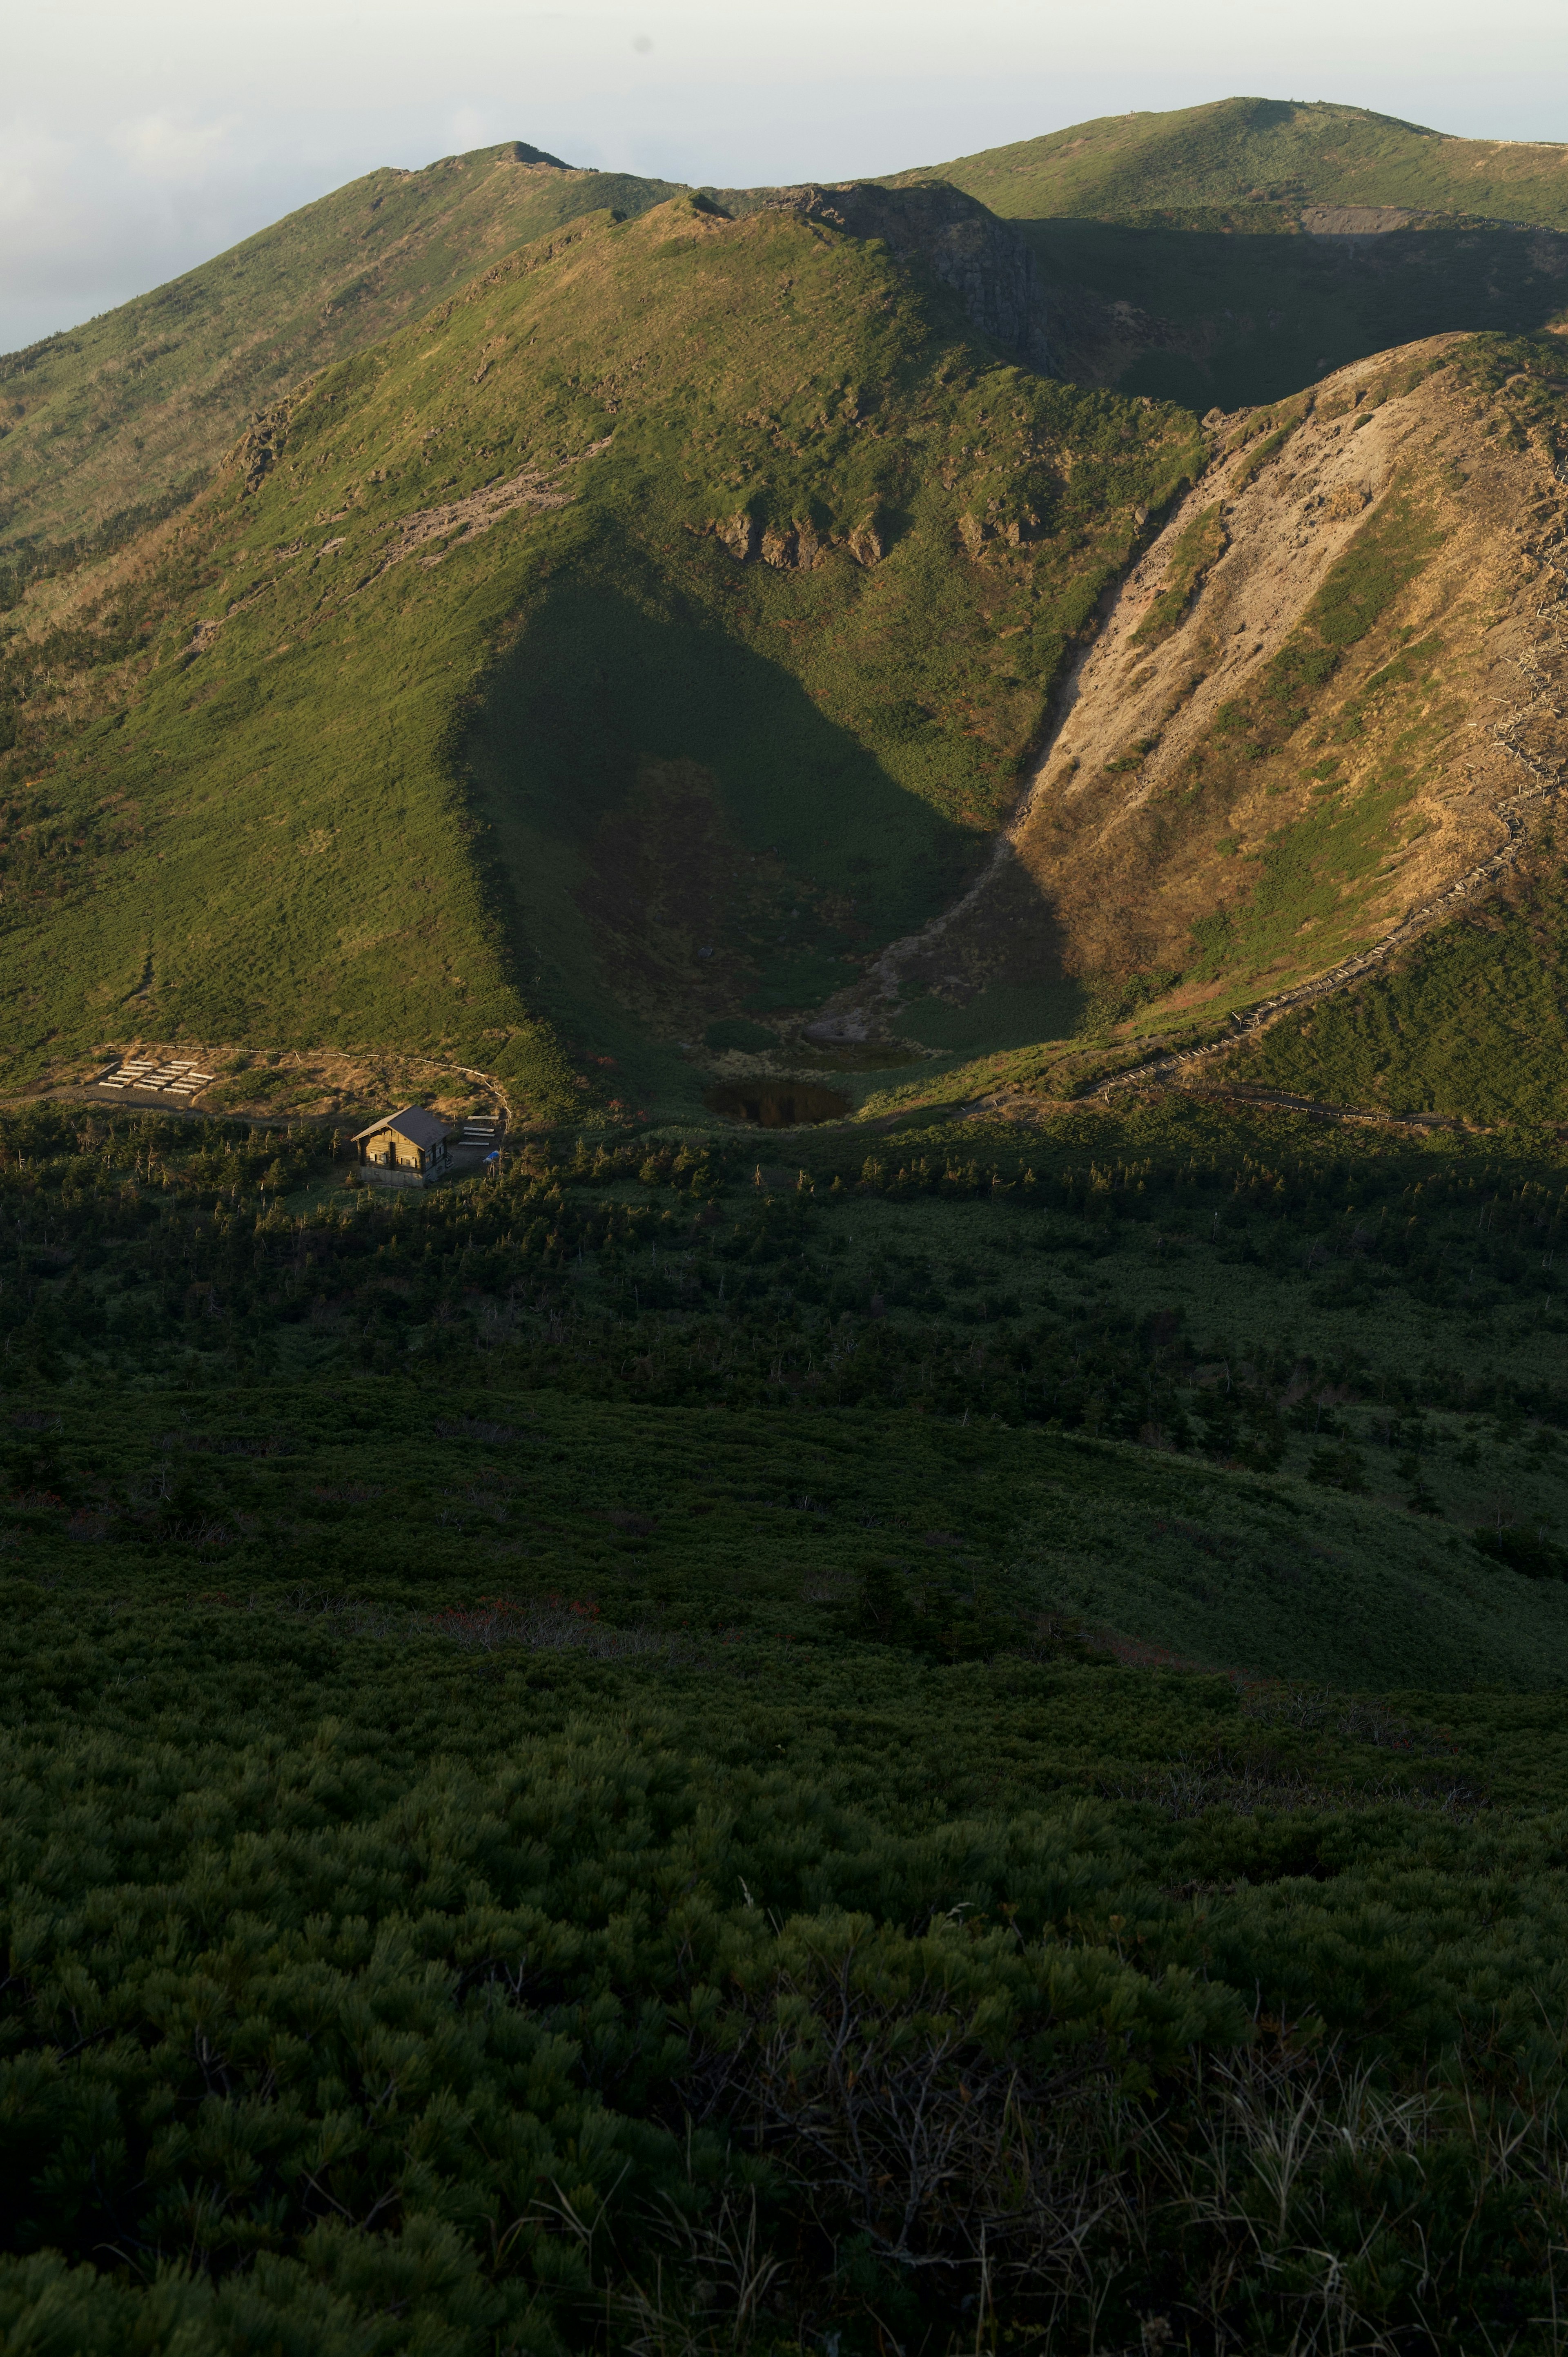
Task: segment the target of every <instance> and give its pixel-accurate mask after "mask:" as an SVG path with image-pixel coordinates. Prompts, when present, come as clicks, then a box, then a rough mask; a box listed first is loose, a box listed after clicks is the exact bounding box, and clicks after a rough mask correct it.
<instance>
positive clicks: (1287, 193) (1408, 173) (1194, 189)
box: [935, 98, 1568, 230]
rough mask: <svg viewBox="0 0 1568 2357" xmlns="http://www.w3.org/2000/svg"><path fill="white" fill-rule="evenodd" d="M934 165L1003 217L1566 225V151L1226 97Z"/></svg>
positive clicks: (1328, 107)
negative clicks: (1386, 211) (1239, 215)
mask: <svg viewBox="0 0 1568 2357" xmlns="http://www.w3.org/2000/svg"><path fill="white" fill-rule="evenodd" d="M935 169H936V171H937V172H938V173H940V176H941V177H942V178H946V179H950V180H951V181H952V182H953V183H954V185H955V186H956V187H958V188H968V189H970V190H971V192H972V194H973V195H975V196H978V197H979V198H981V199H982V200H983V202H984V203H985V204H988V205H989V206H990V207H991V210H993V212H997V213H1001V214H1003V215H1004V216H1005V217H1006V218H1008V219H1025V220H1030V221H1042V220H1047V219H1052V218H1056V219H1060V218H1063V217H1073V218H1077V219H1079V220H1086V221H1119V220H1120V221H1124V220H1129V219H1135V218H1136V217H1137V216H1138V215H1140V214H1143V213H1147V212H1151V211H1155V210H1189V209H1201V210H1208V209H1215V208H1218V209H1220V210H1226V209H1229V208H1230V207H1231V206H1235V205H1239V204H1281V205H1292V206H1298V207H1299V206H1322V205H1332V206H1353V207H1364V206H1375V207H1379V208H1385V207H1386V208H1392V209H1397V210H1405V211H1412V212H1421V213H1446V214H1454V213H1475V214H1479V215H1483V216H1485V217H1487V219H1490V220H1494V221H1528V222H1533V223H1537V224H1539V225H1541V227H1544V228H1549V229H1560V230H1568V142H1562V141H1555V142H1548V141H1544V140H1542V141H1530V140H1518V139H1458V138H1455V137H1454V136H1453V135H1452V134H1450V133H1448V132H1443V131H1429V130H1427V129H1425V128H1424V127H1423V125H1422V124H1416V123H1401V122H1399V121H1398V120H1397V119H1396V118H1395V117H1394V116H1392V115H1387V114H1373V113H1369V112H1368V111H1367V109H1365V108H1364V107H1359V106H1338V105H1333V104H1330V103H1327V102H1325V101H1322V100H1319V101H1317V102H1314V103H1312V104H1302V103H1300V102H1297V101H1295V100H1294V99H1274V98H1224V99H1219V100H1215V101H1213V102H1210V103H1208V104H1207V105H1204V106H1188V107H1182V108H1179V109H1177V110H1176V111H1175V112H1174V113H1168V114H1143V113H1132V114H1114V115H1102V116H1101V117H1100V118H1099V119H1098V120H1097V121H1095V122H1092V123H1078V124H1072V125H1071V126H1070V127H1069V129H1067V130H1065V131H1053V132H1050V133H1048V134H1047V135H1046V136H1045V137H1044V138H1040V139H1022V140H1018V141H1015V143H1014V144H1013V145H1010V146H1007V147H993V148H989V149H987V150H985V151H984V152H983V153H982V154H980V155H978V156H959V157H957V158H956V159H955V160H954V161H953V162H952V163H950V164H943V165H940V166H938V167H935Z"/></svg>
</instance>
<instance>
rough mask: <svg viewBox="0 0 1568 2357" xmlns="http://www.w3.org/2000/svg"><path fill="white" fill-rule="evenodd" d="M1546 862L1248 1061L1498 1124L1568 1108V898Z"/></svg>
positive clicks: (1308, 1082)
mask: <svg viewBox="0 0 1568 2357" xmlns="http://www.w3.org/2000/svg"><path fill="white" fill-rule="evenodd" d="M1541 854H1542V862H1543V865H1542V871H1541V873H1539V874H1537V875H1534V876H1532V877H1529V878H1528V879H1526V880H1525V881H1523V882H1522V883H1521V884H1520V887H1519V888H1517V889H1516V890H1515V891H1514V892H1513V893H1512V894H1510V896H1509V898H1508V899H1506V900H1504V901H1501V902H1499V903H1498V904H1496V905H1495V906H1493V907H1491V908H1489V909H1486V910H1485V911H1483V912H1481V913H1478V914H1477V916H1475V917H1474V918H1472V919H1470V920H1467V921H1463V922H1460V923H1458V924H1455V925H1451V926H1445V927H1444V929H1443V930H1442V931H1441V932H1439V933H1437V934H1436V935H1435V936H1434V937H1432V938H1430V939H1428V940H1427V941H1425V942H1423V943H1422V944H1421V946H1420V947H1419V948H1418V949H1417V951H1416V952H1414V954H1413V955H1412V956H1411V957H1410V958H1408V959H1406V960H1403V961H1402V963H1401V964H1400V966H1399V967H1398V968H1397V969H1396V970H1395V971H1393V972H1391V973H1390V974H1379V975H1376V976H1373V977H1371V978H1369V980H1367V981H1365V982H1362V983H1360V984H1359V985H1357V986H1356V988H1355V989H1353V990H1351V991H1348V992H1347V993H1346V994H1345V995H1344V996H1342V997H1337V998H1333V999H1330V1000H1328V1001H1326V1003H1325V1004H1324V1005H1323V1006H1318V1007H1315V1008H1314V1009H1313V1010H1312V1012H1311V1014H1310V1015H1309V1016H1307V1017H1304V1018H1303V1019H1302V1020H1301V1021H1299V1022H1291V1021H1289V1020H1287V1021H1285V1022H1283V1023H1281V1024H1279V1025H1276V1026H1275V1027H1274V1028H1273V1029H1271V1030H1270V1031H1268V1032H1267V1033H1265V1035H1264V1037H1263V1038H1262V1040H1261V1041H1260V1042H1259V1044H1258V1046H1257V1048H1256V1049H1255V1050H1254V1051H1253V1052H1252V1053H1251V1055H1249V1056H1248V1057H1247V1058H1246V1059H1245V1060H1238V1063H1237V1065H1236V1070H1237V1071H1238V1073H1239V1074H1243V1073H1244V1077H1245V1078H1246V1079H1248V1080H1249V1081H1258V1082H1263V1083H1264V1084H1266V1085H1267V1086H1269V1087H1272V1088H1279V1089H1288V1090H1290V1091H1292V1092H1294V1093H1296V1094H1300V1095H1310V1096H1313V1097H1316V1098H1318V1099H1321V1100H1323V1101H1326V1102H1328V1103H1342V1104H1359V1105H1375V1106H1384V1107H1386V1108H1387V1109H1388V1110H1389V1111H1390V1112H1391V1113H1431V1114H1444V1115H1447V1116H1448V1117H1449V1118H1457V1119H1460V1120H1464V1121H1468V1122H1474V1123H1479V1124H1486V1125H1490V1124H1493V1123H1498V1122H1529V1123H1538V1124H1542V1125H1549V1124H1550V1125H1554V1124H1557V1123H1560V1122H1562V1121H1563V1120H1565V1119H1568V1097H1565V1096H1564V1092H1563V1081H1562V1073H1563V1007H1562V992H1561V986H1560V984H1559V981H1558V974H1559V969H1560V965H1561V960H1562V955H1563V938H1564V933H1563V925H1564V915H1565V910H1564V906H1563V889H1562V884H1561V879H1560V877H1559V876H1558V874H1557V873H1556V872H1555V870H1554V869H1553V868H1552V866H1551V865H1550V864H1549V863H1550V861H1551V856H1552V845H1551V843H1550V842H1549V841H1548V842H1543V843H1542V844H1541Z"/></svg>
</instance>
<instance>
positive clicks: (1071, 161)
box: [900, 99, 1568, 412]
mask: <svg viewBox="0 0 1568 2357" xmlns="http://www.w3.org/2000/svg"><path fill="white" fill-rule="evenodd" d="M939 168H940V171H941V173H942V175H943V177H945V178H949V179H951V180H953V181H955V182H956V183H957V184H958V186H959V187H961V188H965V189H967V190H968V191H969V193H970V194H971V195H972V196H975V197H978V198H980V199H982V200H983V202H984V203H985V204H987V205H989V206H990V207H991V208H992V209H993V210H994V211H996V212H999V213H1001V214H1003V215H1004V217H1006V218H1008V219H1012V220H1015V221H1017V223H1018V226H1019V229H1020V231H1021V232H1022V234H1023V235H1024V236H1025V237H1026V239H1027V241H1028V242H1029V243H1030V245H1031V246H1032V247H1033V249H1034V251H1035V253H1036V258H1037V260H1038V263H1039V264H1040V268H1041V274H1042V276H1043V277H1044V279H1045V282H1046V284H1047V285H1048V286H1050V287H1051V288H1052V289H1054V290H1059V291H1058V296H1057V302H1056V306H1055V308H1056V314H1057V323H1056V333H1057V335H1058V341H1059V342H1060V344H1061V346H1062V349H1063V350H1064V353H1066V354H1067V355H1069V356H1070V357H1069V367H1076V368H1078V369H1079V371H1082V370H1083V369H1085V368H1087V369H1089V370H1090V371H1092V372H1094V373H1096V374H1097V375H1098V374H1101V373H1102V372H1103V371H1106V370H1109V371H1110V372H1111V374H1112V377H1113V378H1114V381H1115V382H1117V383H1118V384H1119V385H1120V387H1121V389H1122V391H1124V392H1128V393H1152V394H1155V395H1156V396H1157V397H1158V398H1160V399H1162V400H1167V401H1179V402H1182V403H1184V404H1186V405H1187V406H1188V407H1189V408H1192V409H1195V410H1197V411H1199V412H1202V411H1204V410H1207V409H1208V408H1209V407H1210V406H1212V405H1215V404H1218V406H1219V407H1220V408H1221V409H1225V410H1236V409H1241V408H1245V407H1249V406H1251V405H1253V404H1259V403H1263V402H1269V401H1277V400H1281V399H1283V398H1284V397H1286V396H1287V395H1289V394H1291V393H1295V392H1297V391H1298V390H1299V389H1300V388H1301V387H1302V386H1303V385H1304V384H1307V383H1310V382H1312V381H1314V380H1315V379H1316V378H1319V377H1322V376H1324V375H1326V373H1328V372H1330V371H1333V370H1335V369H1338V368H1343V367H1345V366H1346V365H1347V364H1348V363H1349V362H1350V361H1356V360H1362V359H1367V358H1369V357H1370V356H1371V355H1372V354H1373V353H1376V352H1381V351H1387V350H1390V349H1391V347H1393V346H1396V345H1399V344H1404V343H1413V342H1415V341H1417V340H1419V339H1421V338H1423V337H1425V336H1431V335H1436V334H1440V333H1443V332H1444V331H1445V330H1453V329H1455V328H1458V329H1466V330H1470V331H1472V332H1475V331H1483V330H1487V329H1492V330H1499V329H1500V330H1507V331H1517V330H1520V329H1527V328H1547V327H1550V326H1551V325H1552V323H1553V322H1554V321H1556V320H1557V318H1558V317H1559V315H1560V313H1561V311H1562V308H1563V295H1562V274H1561V270H1560V268H1557V267H1554V266H1553V264H1554V256H1553V255H1552V253H1550V252H1549V251H1544V250H1543V244H1542V239H1541V231H1542V230H1544V231H1546V232H1547V233H1548V239H1549V240H1550V239H1552V238H1555V237H1557V236H1560V235H1562V234H1563V232H1564V231H1568V168H1565V167H1564V165H1563V151H1562V150H1561V149H1559V148H1552V147H1550V146H1533V147H1532V146H1531V145H1529V144H1528V143H1511V142H1500V143H1499V142H1487V141H1485V140H1464V139H1453V138H1446V137H1439V135H1437V134H1435V133H1434V132H1431V131H1426V130H1423V129H1421V128H1420V127H1419V126H1416V125H1412V124H1402V123H1398V122H1395V121H1391V119H1390V118H1389V117H1387V116H1380V115H1376V114H1370V113H1365V112H1364V111H1362V110H1361V109H1359V108H1355V107H1347V106H1339V105H1328V104H1326V105H1313V106H1302V105H1296V104H1286V103H1282V102H1277V101H1273V100H1266V99H1228V100H1222V101H1219V102H1217V103H1214V104H1210V105H1206V106H1198V107H1189V108H1186V109H1182V110H1179V111H1178V112H1176V113H1168V114H1149V113H1135V114H1132V115H1126V116H1115V117H1107V118H1105V119H1103V120H1101V121H1099V122H1094V123H1087V124H1075V125H1073V126H1072V127H1071V128H1070V129H1069V130H1066V131H1061V132H1056V133H1052V134H1050V135H1048V136H1047V137H1046V138H1043V139H1036V140H1024V141H1020V142H1018V143H1017V144H1015V145H1012V146H1009V147H1003V148H994V149H991V150H989V151H987V152H986V153H984V154H982V155H978V156H965V157H961V158H960V159H958V160H957V161H955V162H953V163H950V164H946V165H943V166H941V167H939ZM900 177H905V176H900ZM908 177H914V176H908ZM1366 205H1371V206H1381V207H1393V208H1396V209H1398V208H1409V209H1412V210H1414V211H1415V212H1416V213H1417V214H1418V215H1419V216H1423V218H1418V219H1417V220H1415V221H1412V223H1411V224H1410V225H1409V226H1408V227H1405V228H1402V229H1396V230H1391V231H1384V232H1383V233H1382V234H1380V235H1379V236H1377V237H1375V238H1374V237H1362V238H1360V239H1359V241H1357V242H1356V243H1355V244H1354V245H1350V244H1347V243H1346V242H1344V241H1343V240H1342V239H1337V238H1331V237H1317V236H1311V235H1307V234H1305V233H1304V232H1303V231H1302V228H1301V215H1302V210H1303V208H1304V207H1306V206H1330V207H1335V206H1366ZM1531 224H1533V225H1536V226H1527V225H1531ZM1082 296H1088V297H1089V299H1090V314H1091V316H1092V317H1099V316H1100V315H1099V312H1098V309H1097V307H1099V306H1101V305H1103V304H1105V303H1107V302H1119V303H1121V304H1123V305H1131V306H1133V307H1134V308H1135V310H1136V311H1138V312H1140V313H1144V314H1146V315H1148V316H1149V317H1152V318H1154V319H1155V320H1157V321H1159V322H1160V323H1161V324H1160V327H1159V328H1158V330H1157V332H1153V333H1149V332H1144V331H1142V330H1140V328H1139V327H1138V326H1137V324H1136V323H1135V322H1130V321H1129V320H1128V319H1127V318H1126V317H1125V316H1124V315H1123V316H1122V317H1120V318H1116V319H1112V318H1109V317H1105V318H1102V319H1101V323H1100V325H1099V326H1098V327H1093V326H1090V327H1087V328H1086V324H1085V321H1084V319H1083V317H1082V316H1081V313H1080V309H1079V305H1078V304H1076V303H1075V299H1074V298H1075V297H1079V298H1081V297H1082ZM1129 343H1131V345H1132V347H1133V349H1132V350H1131V351H1129V350H1128V346H1129ZM1102 347H1103V349H1101V348H1102Z"/></svg>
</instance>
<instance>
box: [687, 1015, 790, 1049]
mask: <svg viewBox="0 0 1568 2357" xmlns="http://www.w3.org/2000/svg"><path fill="white" fill-rule="evenodd" d="M703 1044H704V1046H706V1047H709V1048H714V1049H737V1048H738V1049H741V1050H742V1051H743V1052H744V1053H746V1054H749V1055H754V1056H755V1055H766V1054H767V1052H768V1049H770V1048H777V1047H778V1045H779V1034H778V1032H777V1031H773V1030H770V1029H769V1028H768V1025H767V1024H766V1023H748V1022H747V1021H746V1017H744V1016H742V1015H726V1016H725V1017H723V1019H722V1020H721V1021H720V1022H717V1023H710V1024H709V1026H708V1028H707V1029H706V1030H705V1031H704V1032H703Z"/></svg>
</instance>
